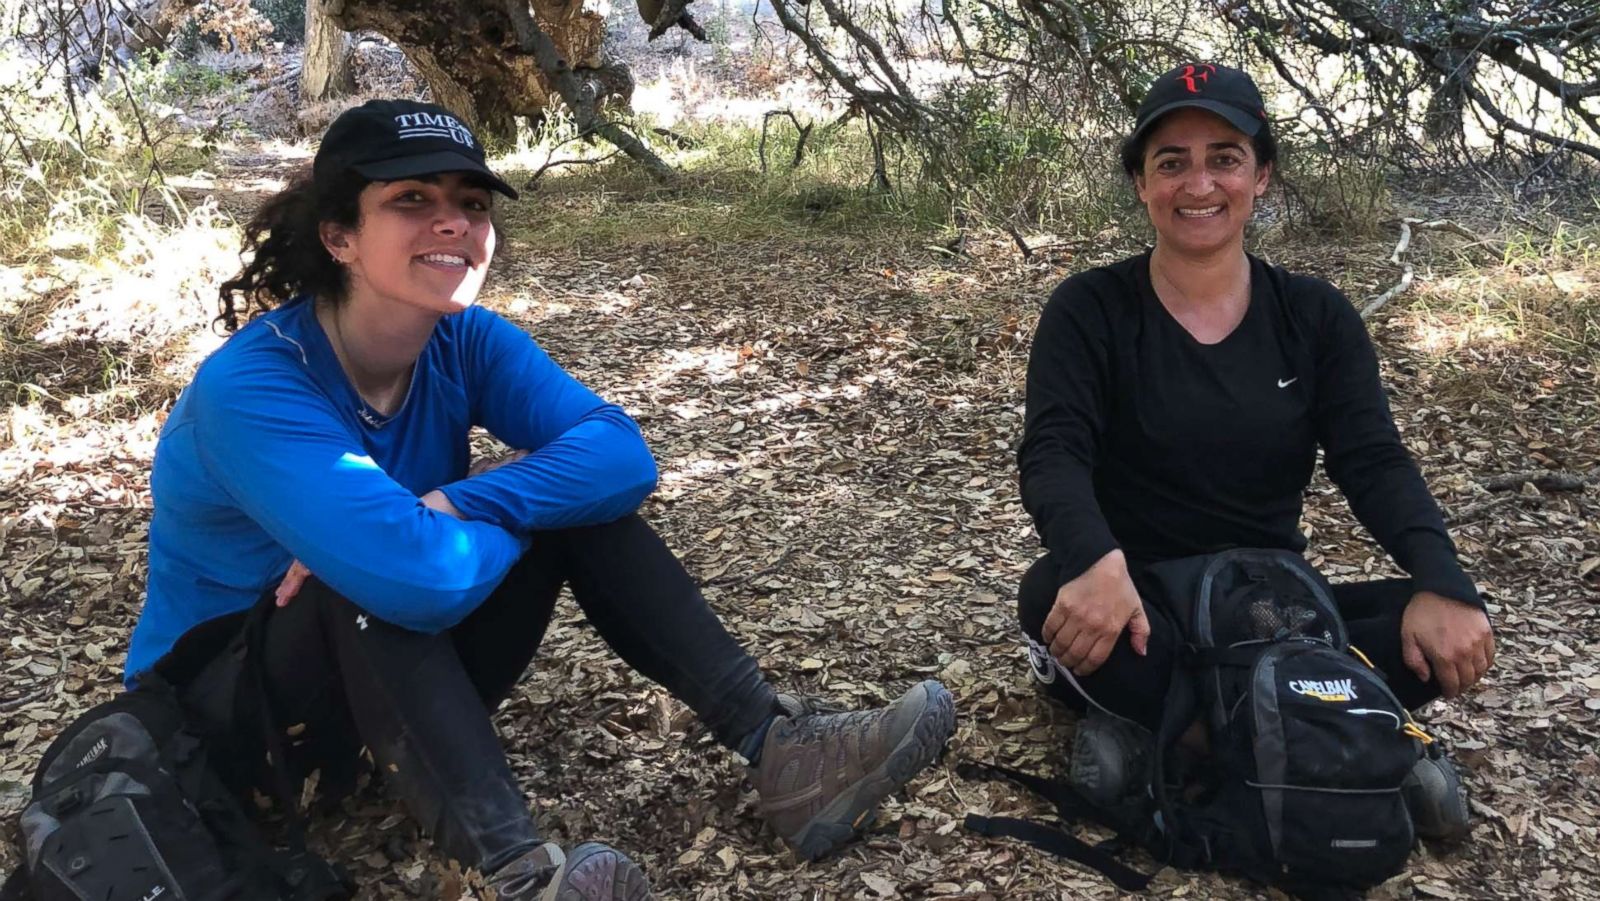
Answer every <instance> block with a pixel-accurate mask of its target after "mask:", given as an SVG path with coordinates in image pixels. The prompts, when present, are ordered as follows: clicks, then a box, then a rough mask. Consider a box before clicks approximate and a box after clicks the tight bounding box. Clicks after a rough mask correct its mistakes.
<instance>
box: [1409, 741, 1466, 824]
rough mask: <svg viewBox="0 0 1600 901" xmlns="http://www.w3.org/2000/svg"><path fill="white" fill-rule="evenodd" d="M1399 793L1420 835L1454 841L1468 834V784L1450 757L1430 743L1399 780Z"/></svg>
mask: <svg viewBox="0 0 1600 901" xmlns="http://www.w3.org/2000/svg"><path fill="white" fill-rule="evenodd" d="M1400 794H1401V797H1403V798H1404V799H1405V802H1406V809H1407V810H1409V811H1410V812H1411V825H1412V827H1413V828H1415V829H1416V831H1417V835H1418V837H1420V838H1426V839H1432V840H1434V841H1443V842H1454V841H1460V840H1461V839H1464V838H1466V837H1467V832H1468V831H1469V828H1470V826H1471V824H1470V823H1469V822H1468V819H1467V787H1466V786H1465V785H1463V784H1462V782H1461V774H1460V773H1458V772H1457V771H1456V765H1455V764H1453V763H1451V762H1450V758H1448V757H1446V756H1444V751H1443V750H1441V749H1439V746H1438V745H1437V744H1430V745H1429V746H1428V751H1427V753H1426V754H1424V755H1423V758H1422V759H1421V760H1419V761H1417V763H1416V765H1415V766H1413V767H1412V768H1411V772H1410V773H1409V774H1407V775H1406V779H1405V781H1404V782H1402V783H1400Z"/></svg>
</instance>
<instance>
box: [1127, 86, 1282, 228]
mask: <svg viewBox="0 0 1600 901" xmlns="http://www.w3.org/2000/svg"><path fill="white" fill-rule="evenodd" d="M1144 146H1145V152H1144V171H1143V172H1141V173H1139V174H1137V175H1135V176H1134V178H1133V183H1134V187H1135V188H1136V189H1137V190H1138V192H1139V200H1141V201H1142V202H1143V203H1144V205H1145V208H1146V209H1147V210H1149V212H1150V222H1151V223H1152V224H1153V225H1154V226H1155V229H1156V236H1157V241H1158V242H1159V243H1160V244H1163V245H1165V246H1166V249H1167V250H1169V251H1181V252H1183V253H1186V254H1195V255H1206V254H1210V253H1215V252H1217V251H1220V250H1225V249H1227V248H1228V247H1230V246H1240V245H1242V243H1243V240H1244V227H1245V223H1247V222H1249V221H1250V214H1251V212H1252V211H1253V210H1254V209H1255V201H1256V198H1258V197H1260V196H1261V195H1263V194H1265V193H1266V191H1267V183H1268V181H1269V180H1270V178H1271V176H1272V164H1271V163H1267V164H1265V165H1258V163H1257V160H1256V155H1255V151H1254V150H1253V149H1252V147H1251V143H1250V138H1249V137H1248V136H1246V135H1245V134H1244V132H1241V131H1239V130H1238V129H1237V128H1234V127H1233V126H1232V125H1229V124H1228V123H1227V121H1226V120H1224V119H1223V118H1222V117H1220V116H1217V115H1215V114H1213V113H1209V112H1206V111H1205V110H1201V109H1193V108H1190V109H1180V110H1176V111H1174V112H1172V113H1169V114H1168V115H1167V116H1165V117H1164V118H1162V119H1161V121H1160V122H1158V123H1157V124H1156V127H1155V129H1154V130H1153V131H1152V132H1150V136H1149V138H1148V139H1147V140H1146V142H1145V145H1144Z"/></svg>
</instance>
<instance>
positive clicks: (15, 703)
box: [0, 686, 50, 712]
mask: <svg viewBox="0 0 1600 901" xmlns="http://www.w3.org/2000/svg"><path fill="white" fill-rule="evenodd" d="M49 692H50V689H49V686H45V687H44V688H38V689H35V690H33V691H32V692H29V693H28V694H25V695H23V696H22V697H20V698H12V699H11V700H9V701H0V712H4V711H7V710H15V709H17V708H18V707H26V706H28V705H29V704H32V703H33V702H34V701H37V700H39V699H40V698H43V697H44V696H45V695H46V694H49Z"/></svg>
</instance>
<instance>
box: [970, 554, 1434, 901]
mask: <svg viewBox="0 0 1600 901" xmlns="http://www.w3.org/2000/svg"><path fill="white" fill-rule="evenodd" d="M1138 587H1139V590H1140V594H1141V596H1143V597H1144V598H1145V599H1147V600H1149V601H1151V602H1152V603H1154V604H1158V605H1160V606H1161V607H1163V608H1164V609H1165V610H1166V612H1167V613H1169V614H1170V615H1171V618H1172V619H1173V621H1174V622H1175V623H1176V625H1177V626H1178V628H1179V630H1180V634H1181V635H1183V636H1184V637H1185V639H1186V641H1185V645H1184V648H1183V650H1182V654H1181V655H1180V663H1179V664H1178V665H1176V666H1175V667H1174V671H1173V675H1172V682H1171V686H1170V688H1169V691H1168V694H1167V697H1166V702H1165V707H1164V709H1163V712H1162V719H1161V728H1160V729H1159V730H1158V731H1157V733H1156V734H1155V736H1154V739H1153V747H1152V748H1151V753H1150V754H1149V755H1148V761H1149V772H1148V791H1147V792H1146V793H1145V796H1144V798H1143V800H1142V801H1139V802H1135V803H1133V804H1132V805H1130V806H1129V807H1127V808H1123V809H1117V810H1105V809H1101V808H1097V807H1096V806H1095V805H1093V804H1092V803H1090V802H1089V801H1088V800H1087V799H1085V798H1083V797H1082V796H1080V795H1078V794H1077V793H1076V792H1074V791H1073V790H1072V789H1071V788H1070V787H1069V786H1067V785H1065V784H1060V783H1054V782H1047V781H1045V780H1042V779H1039V778H1037V777H1033V776H1029V775H1027V774H1023V773H1019V772H1017V771H1015V770H1010V769H1006V768H1003V767H989V766H969V767H968V768H967V770H966V772H967V774H968V775H969V776H973V777H979V778H986V777H992V776H1000V777H1004V778H1007V779H1011V780H1012V781H1016V782H1019V783H1021V784H1023V785H1024V786H1026V787H1028V788H1031V789H1033V790H1035V791H1037V792H1039V793H1041V794H1044V795H1045V796H1046V797H1048V798H1049V799H1050V800H1052V801H1053V802H1054V803H1055V805H1056V807H1057V812H1058V814H1059V815H1060V817H1061V819H1062V821H1063V823H1070V822H1072V821H1074V820H1085V819H1088V820H1092V821H1096V822H1099V823H1102V824H1105V825H1108V826H1111V827H1112V828H1113V829H1114V830H1116V832H1117V833H1118V838H1117V839H1116V840H1114V841H1112V842H1111V843H1107V844H1102V845H1101V846H1088V845H1086V844H1085V843H1083V842H1081V841H1079V840H1077V839H1076V838H1075V837H1073V836H1071V835H1070V834H1068V833H1065V832H1063V831H1061V830H1059V829H1052V828H1050V827H1045V826H1042V825H1041V824H1037V823H1030V822H1027V821H1022V820H1015V819H1007V818H989V817H980V816H969V817H968V818H967V825H968V827H969V828H972V829H975V830H976V831H979V832H982V833H984V834H988V835H1004V836H1012V837H1017V838H1022V839H1024V840H1026V841H1029V842H1031V843H1033V844H1035V845H1038V846H1040V847H1043V848H1045V849H1046V850H1051V851H1053V852H1055V853H1057V854H1059V855H1062V856H1066V857H1070V858H1072V859H1075V860H1078V861H1080V862H1082V863H1084V864H1086V865H1088V866H1091V867H1093V868H1094V869H1097V870H1099V871H1101V872H1102V873H1105V874H1106V875H1108V876H1109V877H1111V878H1112V879H1113V881H1115V882H1116V883H1117V884H1118V885H1119V886H1122V887H1123V888H1128V889H1140V888H1143V887H1144V885H1145V883H1147V882H1148V880H1147V879H1146V878H1144V877H1143V876H1141V875H1140V874H1138V873H1137V872H1135V871H1133V870H1131V869H1129V868H1127V867H1126V866H1125V865H1123V864H1121V863H1120V862H1118V861H1117V859H1116V857H1115V852H1116V851H1117V850H1120V849H1121V848H1123V847H1126V846H1128V845H1132V844H1137V845H1141V846H1143V847H1145V848H1147V849H1148V850H1149V851H1150V852H1151V853H1152V854H1154V855H1155V856H1156V857H1157V858H1158V859H1160V860H1161V861H1163V862H1166V863H1170V864H1172V865H1174V866H1178V867H1181V868H1189V869H1210V870H1218V871H1221V872H1224V873H1231V874H1235V875H1242V876H1245V877H1248V878H1251V879H1255V880H1257V881H1260V882H1264V883H1268V884H1273V885H1277V886H1279V887H1281V888H1284V889H1286V890H1288V891H1291V892H1294V893H1297V894H1300V895H1302V896H1317V895H1337V894H1341V893H1348V892H1349V891H1352V890H1359V889H1363V888H1366V887H1370V886H1372V885H1376V884H1377V883H1380V882H1382V881H1384V880H1386V879H1388V878H1389V877H1391V876H1393V875H1395V874H1396V873H1398V872H1400V870H1401V869H1402V868H1403V867H1404V865H1405V861H1406V858H1407V857H1408V855H1409V854H1410V852H1411V848H1412V845H1413V843H1414V834H1413V831H1412V823H1411V816H1410V814H1409V813H1408V812H1407V810H1406V806H1405V803H1404V800H1403V798H1402V795H1401V783H1402V782H1403V781H1404V780H1405V778H1406V776H1407V774H1408V773H1409V772H1410V771H1411V769H1412V767H1413V766H1414V765H1415V764H1416V762H1417V761H1418V760H1419V759H1420V758H1421V756H1422V754H1423V753H1424V745H1426V744H1427V743H1430V742H1431V741H1432V739H1431V738H1429V737H1428V736H1427V735H1426V734H1425V733H1423V732H1422V730H1421V729H1420V728H1418V726H1417V725H1416V724H1415V723H1414V722H1413V721H1412V719H1411V717H1410V715H1409V714H1408V713H1407V711H1406V709H1405V707H1404V706H1403V705H1402V704H1401V703H1400V702H1399V700H1398V699H1397V698H1396V697H1395V696H1394V693H1393V692H1391V691H1390V690H1389V687H1388V685H1387V684H1386V683H1385V682H1384V680H1383V678H1382V676H1380V675H1379V674H1378V673H1377V672H1376V671H1374V670H1373V668H1372V667H1371V666H1370V664H1369V663H1368V662H1367V661H1366V659H1365V658H1364V657H1363V656H1362V655H1361V653H1360V651H1359V650H1358V649H1355V648H1352V647H1351V646H1350V644H1349V637H1348V635H1347V634H1346V632H1345V624H1344V620H1343V619H1342V618H1341V616H1340V615H1339V610H1338V607H1337V606H1336V605H1335V603H1334V601H1333V595H1332V591H1331V589H1330V588H1329V586H1328V584H1327V582H1326V581H1325V580H1324V579H1323V578H1322V576H1321V575H1320V574H1319V573H1317V571H1316V570H1315V569H1314V568H1312V567H1311V566H1310V564H1308V563H1307V562H1306V561H1305V560H1304V559H1303V558H1301V557H1300V556H1299V555H1298V554H1293V553H1290V552H1287V551H1277V550H1254V549H1237V550H1229V551H1224V552H1222V553H1219V554H1215V555H1209V556H1204V557H1191V558H1184V559H1181V560H1174V561H1168V562H1164V563H1159V564H1155V565H1154V566H1151V567H1149V568H1147V569H1145V570H1144V571H1143V572H1142V574H1141V579H1140V584H1139V585H1138ZM1196 719H1199V721H1200V722H1202V723H1204V725H1205V730H1206V733H1207V735H1208V737H1209V745H1210V750H1209V754H1208V756H1207V757H1206V758H1205V759H1204V760H1203V761H1201V762H1200V765H1198V766H1194V767H1191V769H1192V770H1194V773H1193V774H1191V777H1190V778H1189V779H1187V780H1180V779H1177V778H1175V777H1174V774H1173V773H1172V772H1171V771H1172V770H1173V769H1174V767H1173V766H1172V761H1173V760H1174V758H1175V747H1176V744H1177V741H1178V739H1179V737H1181V736H1182V734H1183V733H1184V731H1185V730H1186V729H1188V728H1189V726H1190V725H1191V724H1192V723H1193V722H1195V720H1196Z"/></svg>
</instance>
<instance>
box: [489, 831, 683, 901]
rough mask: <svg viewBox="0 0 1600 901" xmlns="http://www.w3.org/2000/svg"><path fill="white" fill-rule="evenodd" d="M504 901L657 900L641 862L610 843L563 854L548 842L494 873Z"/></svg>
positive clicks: (497, 890)
mask: <svg viewBox="0 0 1600 901" xmlns="http://www.w3.org/2000/svg"><path fill="white" fill-rule="evenodd" d="M489 888H492V889H494V891H495V897H496V898H498V899H499V901H652V899H654V898H655V895H653V894H651V893H650V881H649V880H648V879H646V878H645V876H644V871H643V870H641V869H639V865H638V864H636V863H634V862H633V861H631V860H629V859H628V855H626V854H623V853H622V852H621V851H618V850H617V849H616V848H613V847H611V846H610V845H603V844H601V843H599V842H585V843H583V844H581V845H579V846H578V847H576V848H573V849H572V853H571V854H565V853H563V852H562V850H561V847H560V846H559V845H557V844H556V843H555V842H545V843H544V844H542V845H540V846H539V847H537V848H534V849H533V850H532V851H529V852H528V853H526V854H524V855H522V856H521V857H519V858H517V859H516V860H513V861H512V862H510V863H508V864H506V865H505V866H503V867H501V868H500V869H499V870H497V871H495V873H494V875H492V876H490V877H489Z"/></svg>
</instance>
